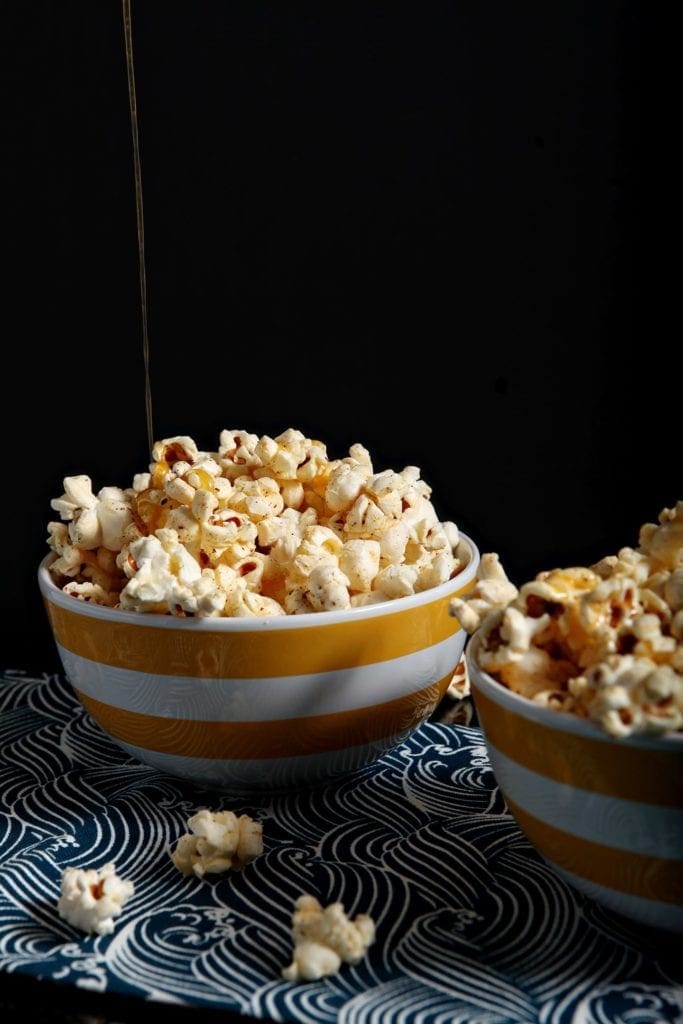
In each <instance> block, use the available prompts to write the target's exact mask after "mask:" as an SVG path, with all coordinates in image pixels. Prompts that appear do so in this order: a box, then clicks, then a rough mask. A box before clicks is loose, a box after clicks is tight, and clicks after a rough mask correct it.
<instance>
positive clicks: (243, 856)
mask: <svg viewBox="0 0 683 1024" xmlns="http://www.w3.org/2000/svg"><path fill="white" fill-rule="evenodd" d="M187 826H188V828H189V829H190V832H188V833H186V834H185V835H183V836H181V837H180V839H179V840H178V844H177V846H176V848H175V850H174V851H173V853H172V854H171V859H172V861H173V863H174V864H175V866H176V867H177V868H178V870H179V871H180V872H181V873H182V874H183V875H192V874H194V875H196V876H197V878H203V877H204V875H206V874H218V873H220V872H221V871H229V870H231V869H232V870H233V871H239V870H240V869H241V868H243V867H244V865H245V864H248V863H249V862H250V861H252V860H254V859H255V858H256V857H259V856H260V855H261V854H262V853H263V828H262V826H261V823H260V822H258V821H254V820H253V819H252V818H250V817H249V815H248V814H240V815H239V816H237V815H236V814H233V812H232V811H213V812H212V811H209V810H201V811H197V813H196V814H193V815H192V817H191V818H189V819H188V822H187Z"/></svg>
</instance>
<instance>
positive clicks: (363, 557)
mask: <svg viewBox="0 0 683 1024" xmlns="http://www.w3.org/2000/svg"><path fill="white" fill-rule="evenodd" d="M379 560H380V545H379V541H376V540H348V541H347V542H346V544H344V546H343V548H342V550H341V552H340V554H339V568H340V569H341V571H342V572H343V573H344V575H345V576H346V577H348V581H349V582H348V586H349V587H350V589H351V590H361V591H363V590H365V591H368V590H370V588H371V587H372V581H373V580H374V578H375V576H376V575H377V573H378V572H379Z"/></svg>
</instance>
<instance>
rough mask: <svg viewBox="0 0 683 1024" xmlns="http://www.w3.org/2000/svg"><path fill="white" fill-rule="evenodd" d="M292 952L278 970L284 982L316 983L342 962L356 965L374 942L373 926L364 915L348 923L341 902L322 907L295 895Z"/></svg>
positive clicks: (371, 921) (315, 900)
mask: <svg viewBox="0 0 683 1024" xmlns="http://www.w3.org/2000/svg"><path fill="white" fill-rule="evenodd" d="M292 938H293V940H294V953H293V957H292V962H291V964H289V966H288V967H285V968H284V969H283V971H282V977H283V978H284V979H285V981H318V979H319V978H323V977H325V975H327V974H335V973H336V972H337V971H338V970H339V968H340V967H341V965H342V963H347V964H357V963H359V962H360V961H361V960H362V959H363V957H364V956H365V952H366V950H367V948H368V946H370V945H371V944H372V943H373V942H374V941H375V923H374V921H373V920H372V918H371V917H370V916H369V915H368V914H356V916H355V917H354V919H353V920H352V921H351V920H350V919H349V918H348V917H347V916H346V914H345V913H344V907H343V905H342V904H341V903H330V904H329V906H327V907H324V908H323V907H322V906H321V905H320V903H319V902H318V900H317V899H316V898H315V896H310V895H304V896H299V898H298V900H297V901H296V903H295V904H294V913H293V915H292Z"/></svg>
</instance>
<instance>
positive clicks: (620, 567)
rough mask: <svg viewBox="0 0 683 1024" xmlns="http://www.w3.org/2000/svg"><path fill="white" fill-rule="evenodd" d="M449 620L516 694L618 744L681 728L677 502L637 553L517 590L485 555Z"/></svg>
mask: <svg viewBox="0 0 683 1024" xmlns="http://www.w3.org/2000/svg"><path fill="white" fill-rule="evenodd" d="M451 613H452V614H453V615H455V617H456V618H457V619H458V620H459V621H460V623H461V625H462V626H463V628H464V629H466V630H467V631H468V632H470V633H472V632H474V631H478V633H479V635H480V637H481V642H480V646H479V653H478V663H479V665H480V666H481V667H482V668H483V669H485V670H486V671H487V672H489V673H490V674H491V675H492V676H494V677H495V678H496V679H498V680H499V682H501V683H503V684H504V685H505V686H507V687H508V688H509V689H511V690H514V691H515V692H516V693H520V694H522V695H523V696H525V697H528V698H530V699H531V700H533V701H536V702H537V703H540V704H546V705H548V706H550V707H553V708H557V709H558V710H561V711H569V712H573V713H574V714H577V715H580V716H581V717H584V718H590V719H591V720H592V721H594V722H596V723H597V724H598V725H600V726H601V727H602V728H603V729H604V730H605V731H606V732H607V733H609V734H610V735H612V736H615V737H619V736H629V735H632V734H637V733H664V732H669V731H681V730H683V502H678V504H677V505H676V507H675V508H670V509H669V508H665V509H664V510H663V511H662V512H661V513H660V516H659V522H658V523H647V524H646V525H645V526H643V527H642V529H641V531H640V538H639V546H638V547H637V548H635V549H634V548H628V547H627V548H622V549H621V551H619V553H618V554H617V555H610V556H608V557H606V558H603V559H602V560H601V561H600V562H598V563H597V564H596V565H593V566H591V567H590V568H583V567H579V568H570V569H553V570H552V571H550V572H541V573H539V574H538V576H537V577H536V579H534V580H531V581H530V582H528V583H525V584H524V586H522V587H521V589H520V590H517V588H516V587H515V586H514V585H513V584H512V583H510V581H509V580H508V579H507V577H506V575H505V572H504V570H503V569H502V567H501V565H500V563H499V561H498V557H497V555H484V556H483V557H482V560H481V565H480V570H479V580H478V582H477V584H476V586H475V588H474V589H473V590H472V591H471V592H470V594H469V595H468V596H467V597H466V598H464V599H459V598H456V599H454V600H453V601H452V602H451Z"/></svg>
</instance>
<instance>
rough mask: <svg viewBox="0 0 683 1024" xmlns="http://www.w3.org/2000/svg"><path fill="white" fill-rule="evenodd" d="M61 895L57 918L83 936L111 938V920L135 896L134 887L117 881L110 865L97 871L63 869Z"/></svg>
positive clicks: (112, 925)
mask: <svg viewBox="0 0 683 1024" xmlns="http://www.w3.org/2000/svg"><path fill="white" fill-rule="evenodd" d="M61 892H62V894H61V896H60V897H59V900H58V902H57V910H58V912H59V916H60V917H62V918H64V920H65V921H68V922H69V924H72V925H73V926H74V927H75V928H80V929H81V930H82V931H84V932H95V933H96V934H97V935H110V934H111V932H113V931H114V918H115V917H118V916H119V915H120V913H121V911H122V910H123V907H124V905H125V903H126V902H127V901H128V900H129V899H130V897H131V896H132V895H133V894H134V893H135V886H134V885H133V883H132V882H127V881H124V879H122V878H119V876H118V875H117V874H116V865H115V864H112V863H109V864H105V865H104V867H103V868H101V869H100V870H99V871H97V870H96V869H95V868H87V869H85V870H83V869H82V868H65V869H64V871H63V872H62V885H61Z"/></svg>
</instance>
